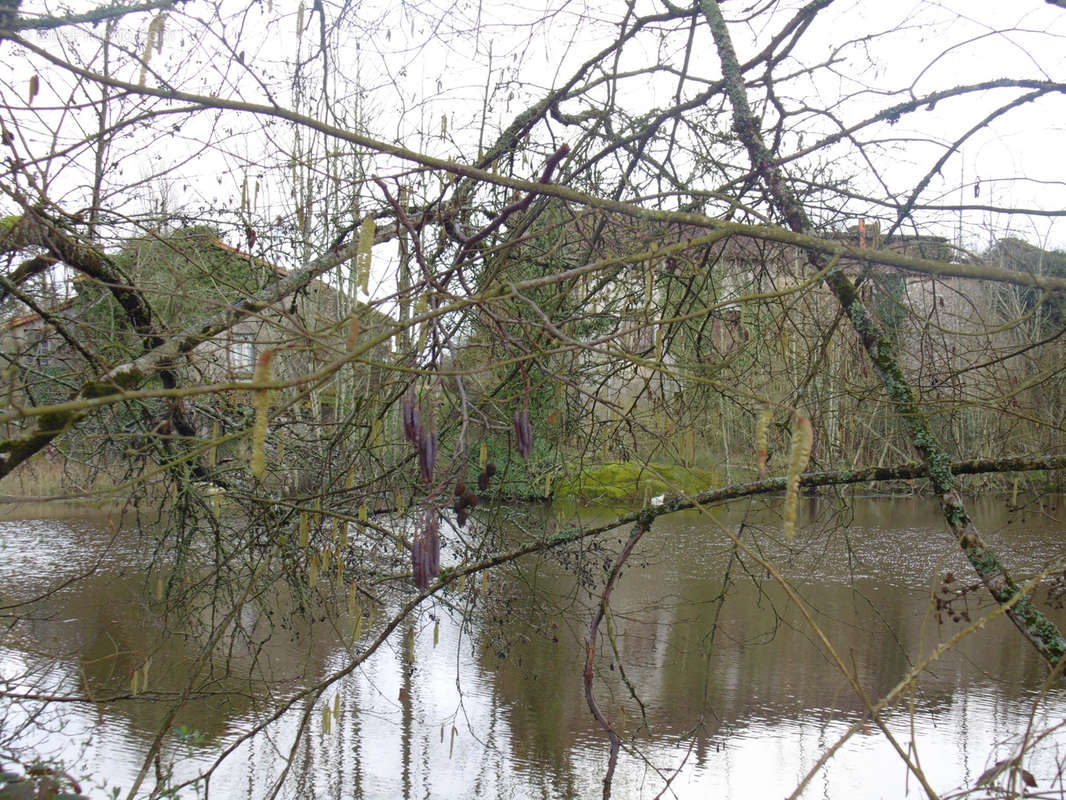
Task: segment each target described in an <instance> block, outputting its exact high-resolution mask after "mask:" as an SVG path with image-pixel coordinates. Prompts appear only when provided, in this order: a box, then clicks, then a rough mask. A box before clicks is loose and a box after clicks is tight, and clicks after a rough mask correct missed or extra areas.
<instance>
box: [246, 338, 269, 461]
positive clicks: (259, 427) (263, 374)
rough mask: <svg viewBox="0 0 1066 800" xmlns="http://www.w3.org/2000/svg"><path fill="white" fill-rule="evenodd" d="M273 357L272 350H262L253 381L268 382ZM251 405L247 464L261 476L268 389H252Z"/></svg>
mask: <svg viewBox="0 0 1066 800" xmlns="http://www.w3.org/2000/svg"><path fill="white" fill-rule="evenodd" d="M273 358H274V352H273V351H272V350H264V351H263V352H262V354H261V355H260V356H259V360H258V361H257V362H256V365H255V375H254V376H253V378H252V380H253V381H254V382H255V383H270V362H271V361H272V359H273ZM252 406H253V407H254V408H255V422H254V423H253V424H252V460H251V463H250V464H249V466H250V468H251V470H252V474H253V475H254V476H255V477H257V478H262V477H263V474H264V473H265V472H266V435H267V412H268V411H269V410H270V390H269V389H253V390H252Z"/></svg>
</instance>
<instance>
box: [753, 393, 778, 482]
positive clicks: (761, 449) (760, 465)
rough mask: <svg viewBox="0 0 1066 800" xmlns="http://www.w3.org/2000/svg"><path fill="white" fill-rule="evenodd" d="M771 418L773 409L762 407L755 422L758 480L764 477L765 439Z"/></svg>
mask: <svg viewBox="0 0 1066 800" xmlns="http://www.w3.org/2000/svg"><path fill="white" fill-rule="evenodd" d="M773 418H774V412H773V410H772V409H770V408H764V409H763V410H762V412H761V413H760V414H759V419H758V420H757V421H756V422H755V469H756V471H757V472H758V475H759V480H762V479H763V478H765V477H766V440H767V434H768V433H769V432H770V420H772V419H773Z"/></svg>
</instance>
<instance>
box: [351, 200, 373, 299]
mask: <svg viewBox="0 0 1066 800" xmlns="http://www.w3.org/2000/svg"><path fill="white" fill-rule="evenodd" d="M373 247H374V218H373V217H366V218H364V219H363V224H362V225H360V226H359V250H358V252H357V253H356V257H355V260H356V264H357V265H358V267H359V273H358V280H359V285H360V286H361V287H362V289H363V294H365V295H369V294H370V251H371V250H372V249H373Z"/></svg>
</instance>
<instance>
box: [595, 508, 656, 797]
mask: <svg viewBox="0 0 1066 800" xmlns="http://www.w3.org/2000/svg"><path fill="white" fill-rule="evenodd" d="M650 528H651V518H650V517H641V518H640V519H638V520H637V524H636V525H634V526H633V527H632V529H630V531H629V539H628V541H626V544H625V547H623V548H622V552H621V553H619V554H618V558H617V559H615V562H614V566H613V567H611V572H610V574H609V575H608V576H607V583H606V584H605V585H604V587H603V592H602V593H601V594H600V604H599V606H598V607H597V609H596V613H595V614H594V615H593V617H592V624H591V625H590V626H589V636H588V639H586V640H585V672H584V681H585V702H587V703H588V707H589V711H591V712H592V716H593V717H594V718H595V719H596V722H598V723H599V724H600V727H601V728H603V729H604V730H605V731H607V737H608V739H609V740H610V742H611V755H610V758H609V759H608V761H607V772H606V773H604V776H603V800H609V798H610V796H611V780H612V779H613V778H614V768H615V766H616V765H617V763H618V749H619V747H620V746H621V744H622V740H621V738H620V737H619V736H618V734H617V733H615V730H614V728H612V727H611V724H610V723H609V722H608V721H607V720H606V719H605V718H604V716H603V714H602V712H601V711H600V709H599V706H597V705H596V700H595V698H594V697H593V696H592V662H593V660H594V659H595V657H596V635H597V633H598V631H599V627H600V622H601V621H602V620H603V618H604V617H605V616H606V615H607V604H608V603H609V602H610V597H611V591H612V590H613V589H614V584H615V581H616V580H617V579H618V575H619V573H620V572H621V571H622V565H623V564H625V562H626V560H627V559H628V558H629V555H630V553H632V552H633V548H634V547H635V546H636V544H637V542H639V541H640V538H641V537H642V536H643V535H644V534H645V533H647V532H648V530H649V529H650ZM626 684H627V685H628V684H629V682H628V681H626ZM630 690H631V691H632V687H630ZM641 708H642V709H643V705H641Z"/></svg>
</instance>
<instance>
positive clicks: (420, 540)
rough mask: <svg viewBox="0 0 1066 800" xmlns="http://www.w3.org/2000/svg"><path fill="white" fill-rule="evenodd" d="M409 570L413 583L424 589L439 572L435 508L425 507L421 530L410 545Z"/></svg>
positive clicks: (438, 544)
mask: <svg viewBox="0 0 1066 800" xmlns="http://www.w3.org/2000/svg"><path fill="white" fill-rule="evenodd" d="M411 572H412V573H413V574H414V579H415V585H416V586H417V587H418V588H419V589H421V590H423V591H425V590H426V589H427V588H429V582H430V581H431V580H432V579H433V578H436V577H437V576H438V575H439V574H440V522H439V520H438V519H437V510H436V509H435V508H430V509H426V514H425V517H424V518H423V524H422V530H421V531H419V532H418V533H417V534H415V540H414V542H413V543H412V546H411Z"/></svg>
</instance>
